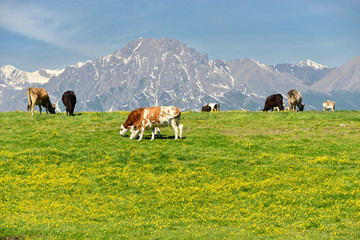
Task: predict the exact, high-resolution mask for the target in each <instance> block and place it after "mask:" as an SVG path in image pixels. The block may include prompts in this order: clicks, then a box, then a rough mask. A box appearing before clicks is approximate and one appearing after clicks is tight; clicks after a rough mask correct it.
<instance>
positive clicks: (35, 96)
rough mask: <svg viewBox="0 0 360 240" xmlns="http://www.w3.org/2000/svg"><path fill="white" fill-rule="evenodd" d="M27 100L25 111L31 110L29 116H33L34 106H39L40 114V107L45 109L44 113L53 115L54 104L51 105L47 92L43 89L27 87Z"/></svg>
mask: <svg viewBox="0 0 360 240" xmlns="http://www.w3.org/2000/svg"><path fill="white" fill-rule="evenodd" d="M26 95H27V98H28V106H27V111H30V110H31V116H34V108H35V105H38V106H39V109H40V114H41V110H42V109H41V106H43V107H44V108H45V109H46V113H49V112H50V113H51V114H55V104H51V102H50V99H49V94H48V92H47V91H46V90H45V89H43V88H34V87H29V88H28V90H27V91H26Z"/></svg>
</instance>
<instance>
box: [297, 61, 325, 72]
mask: <svg viewBox="0 0 360 240" xmlns="http://www.w3.org/2000/svg"><path fill="white" fill-rule="evenodd" d="M295 66H298V67H311V68H314V69H316V70H319V69H324V68H326V69H329V68H330V67H329V66H325V65H321V64H319V63H316V62H313V61H311V60H309V59H307V60H305V61H302V62H298V63H297V64H295Z"/></svg>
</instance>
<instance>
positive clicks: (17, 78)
mask: <svg viewBox="0 0 360 240" xmlns="http://www.w3.org/2000/svg"><path fill="white" fill-rule="evenodd" d="M63 71H64V69H57V70H49V69H40V70H37V71H35V72H25V71H21V70H19V69H17V68H15V67H13V66H10V65H5V66H3V67H1V68H0V86H2V87H10V88H14V89H19V90H21V89H23V88H24V87H26V86H27V85H29V84H30V85H32V84H45V83H47V82H48V81H49V80H50V78H52V77H54V76H58V75H59V74H61V73H62V72H63Z"/></svg>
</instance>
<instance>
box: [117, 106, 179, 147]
mask: <svg viewBox="0 0 360 240" xmlns="http://www.w3.org/2000/svg"><path fill="white" fill-rule="evenodd" d="M180 115H181V112H180V110H179V109H178V108H177V107H173V106H169V107H160V106H158V107H150V108H139V109H136V110H133V111H132V112H131V113H130V114H129V116H128V118H127V119H126V121H125V123H124V124H122V125H121V129H120V135H124V134H125V133H126V132H127V130H128V129H130V133H131V134H130V139H134V138H135V137H136V136H137V135H138V134H139V132H140V137H139V142H140V141H141V139H142V137H143V135H144V132H145V130H148V129H151V130H152V131H151V140H153V139H154V136H155V132H156V130H157V129H156V128H159V127H164V126H169V125H171V126H172V127H173V129H174V132H175V139H177V138H178V133H179V132H178V129H179V130H180V134H179V135H180V138H182V129H183V125H182V124H180ZM158 130H159V129H158ZM159 133H160V131H159Z"/></svg>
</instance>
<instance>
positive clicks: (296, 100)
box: [287, 89, 305, 111]
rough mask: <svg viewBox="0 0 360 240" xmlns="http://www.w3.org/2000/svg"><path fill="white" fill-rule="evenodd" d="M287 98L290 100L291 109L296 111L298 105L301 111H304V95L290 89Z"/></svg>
mask: <svg viewBox="0 0 360 240" xmlns="http://www.w3.org/2000/svg"><path fill="white" fill-rule="evenodd" d="M287 98H288V102H289V108H290V111H296V106H297V107H298V108H299V111H304V107H305V104H302V103H301V102H302V96H301V93H300V92H299V91H298V90H296V89H293V90H291V91H288V93H287Z"/></svg>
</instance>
